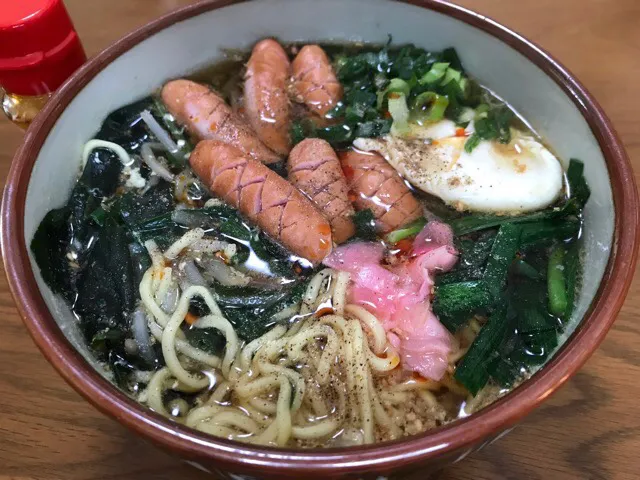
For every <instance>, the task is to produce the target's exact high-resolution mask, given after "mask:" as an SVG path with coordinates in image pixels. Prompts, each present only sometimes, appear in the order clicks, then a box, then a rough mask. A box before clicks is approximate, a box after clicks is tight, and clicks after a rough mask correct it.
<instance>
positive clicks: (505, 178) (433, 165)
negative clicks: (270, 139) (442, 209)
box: [354, 120, 563, 213]
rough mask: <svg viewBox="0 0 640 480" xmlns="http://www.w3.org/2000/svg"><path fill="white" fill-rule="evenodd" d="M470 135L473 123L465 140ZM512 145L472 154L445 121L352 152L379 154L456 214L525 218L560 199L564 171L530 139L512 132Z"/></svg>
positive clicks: (486, 146) (486, 145) (492, 145)
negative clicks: (529, 213) (456, 210)
mask: <svg viewBox="0 0 640 480" xmlns="http://www.w3.org/2000/svg"><path fill="white" fill-rule="evenodd" d="M472 131H473V123H471V124H470V125H469V126H468V127H467V129H466V135H468V134H469V133H471V132H472ZM511 134H512V138H511V142H510V143H509V144H506V145H504V144H501V143H499V142H497V141H486V140H483V141H481V142H480V144H479V145H478V146H477V147H476V148H474V149H473V151H472V152H471V153H467V152H466V151H465V150H464V144H465V142H466V140H467V137H466V136H456V128H455V124H454V123H453V122H451V121H449V120H443V121H441V122H436V123H434V124H431V125H428V126H419V125H415V124H414V125H412V126H411V133H410V136H408V137H407V136H403V137H399V136H393V135H387V136H385V137H383V138H358V139H356V140H355V141H354V146H355V147H356V148H358V149H360V150H364V151H375V152H378V153H380V154H381V155H382V156H383V157H384V158H385V159H386V160H387V161H388V162H389V163H390V164H391V165H392V166H393V167H394V168H395V169H396V170H397V171H398V172H399V173H400V175H402V176H403V177H405V178H406V179H407V180H408V181H409V182H410V183H411V184H412V185H414V186H415V187H417V188H419V189H421V190H423V191H425V192H427V193H430V194H432V195H435V196H437V197H439V198H441V199H442V200H443V201H444V202H445V203H447V204H449V205H451V206H453V207H454V208H456V209H458V210H470V211H478V212H494V213H524V212H529V211H534V210H539V209H541V208H545V207H547V206H549V205H551V204H552V203H553V202H554V201H555V200H556V199H557V198H558V197H559V195H560V194H561V192H562V186H563V169H562V166H561V165H560V162H559V161H558V159H557V158H556V157H555V156H554V155H553V154H552V153H551V152H550V151H549V150H548V149H547V148H545V147H544V145H542V144H541V143H540V142H539V141H537V140H536V139H535V138H533V137H531V136H530V135H527V134H524V133H523V132H521V131H519V130H516V129H511Z"/></svg>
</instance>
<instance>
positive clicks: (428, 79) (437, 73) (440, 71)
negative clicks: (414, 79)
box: [418, 63, 449, 85]
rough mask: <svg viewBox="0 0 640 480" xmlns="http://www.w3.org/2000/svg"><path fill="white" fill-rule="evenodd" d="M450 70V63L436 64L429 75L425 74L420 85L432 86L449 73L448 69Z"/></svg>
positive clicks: (419, 81)
mask: <svg viewBox="0 0 640 480" xmlns="http://www.w3.org/2000/svg"><path fill="white" fill-rule="evenodd" d="M448 68H449V64H448V63H434V64H433V66H432V67H431V70H429V71H428V72H427V73H425V74H424V75H423V76H422V78H421V79H420V80H418V83H419V84H420V85H430V84H432V83H436V82H437V81H438V80H440V79H441V78H442V77H444V76H445V74H446V73H447V69H448Z"/></svg>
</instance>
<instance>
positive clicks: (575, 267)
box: [561, 243, 580, 321]
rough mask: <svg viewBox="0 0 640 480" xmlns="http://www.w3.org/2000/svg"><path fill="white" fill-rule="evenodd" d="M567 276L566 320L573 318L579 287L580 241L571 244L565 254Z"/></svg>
mask: <svg viewBox="0 0 640 480" xmlns="http://www.w3.org/2000/svg"><path fill="white" fill-rule="evenodd" d="M564 265H565V277H566V290H567V308H566V309H565V311H564V314H563V315H561V316H562V318H564V319H565V320H566V321H569V320H570V319H571V314H572V313H573V308H574V305H575V297H576V294H577V289H578V280H579V278H578V275H579V271H580V268H579V267H580V247H579V245H578V243H574V244H573V245H571V246H570V247H569V249H568V251H567V254H566V255H565V259H564Z"/></svg>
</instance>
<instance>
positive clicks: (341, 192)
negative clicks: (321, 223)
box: [288, 138, 355, 244]
mask: <svg viewBox="0 0 640 480" xmlns="http://www.w3.org/2000/svg"><path fill="white" fill-rule="evenodd" d="M288 170H289V181H290V182H291V183H293V185H295V186H296V187H298V188H299V189H300V190H302V192H303V193H304V194H305V195H307V197H309V198H310V199H311V200H312V201H313V202H314V203H315V204H316V206H317V207H318V209H320V211H321V212H322V213H323V215H324V216H325V217H326V218H327V220H329V223H330V224H331V229H332V231H333V240H334V241H335V242H336V243H338V244H339V243H342V242H344V241H346V240H348V239H349V238H351V237H352V236H353V234H354V233H355V226H354V225H353V220H352V218H351V217H352V216H353V214H354V210H353V206H352V205H351V202H350V201H349V190H348V188H347V181H346V179H345V178H344V173H342V168H341V167H340V161H339V160H338V156H337V155H336V153H335V152H334V151H333V149H332V148H331V145H329V144H328V143H327V142H326V141H325V140H321V139H319V138H307V139H305V140H303V141H302V142H300V143H299V144H297V145H296V146H295V147H294V148H293V150H291V154H290V155H289V160H288Z"/></svg>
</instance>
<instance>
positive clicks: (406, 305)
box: [324, 222, 458, 380]
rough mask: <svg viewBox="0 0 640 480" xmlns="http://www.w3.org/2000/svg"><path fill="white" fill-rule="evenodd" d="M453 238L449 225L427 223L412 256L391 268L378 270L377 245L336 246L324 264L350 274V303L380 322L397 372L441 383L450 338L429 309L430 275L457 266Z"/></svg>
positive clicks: (381, 254)
mask: <svg viewBox="0 0 640 480" xmlns="http://www.w3.org/2000/svg"><path fill="white" fill-rule="evenodd" d="M452 244H453V233H452V232H451V229H450V227H449V226H448V225H445V224H442V223H439V222H429V223H428V224H427V225H426V226H425V228H424V229H423V230H422V232H420V234H419V235H418V236H417V237H416V239H415V241H414V251H413V256H412V257H410V258H408V259H407V260H406V261H404V262H402V263H401V264H399V265H395V266H393V267H385V266H383V264H382V262H383V257H384V246H383V245H382V244H380V243H364V242H362V243H352V244H349V245H344V246H342V247H338V248H337V249H336V250H334V252H333V253H332V254H331V255H329V256H328V257H327V258H326V259H325V260H324V264H325V265H326V266H328V267H331V268H334V269H336V270H343V271H347V272H349V273H351V279H352V283H351V284H350V286H349V292H348V300H349V302H350V303H356V304H359V305H362V306H363V307H364V308H366V309H367V310H369V311H370V312H371V313H373V314H374V315H376V317H377V318H378V319H379V320H380V321H382V323H383V326H384V328H385V330H386V331H387V337H388V339H389V341H390V342H391V344H392V345H394V346H395V347H396V348H397V349H398V350H399V351H400V356H401V359H402V367H403V368H404V369H406V370H409V371H413V372H417V373H419V374H420V375H422V376H423V377H426V378H431V379H433V380H440V379H441V378H442V376H443V375H444V373H445V371H446V369H447V366H448V360H447V357H448V355H449V351H450V348H451V336H450V334H449V332H448V331H447V330H446V328H444V327H443V326H442V324H441V323H440V321H439V320H438V319H437V317H436V316H435V315H434V314H433V312H432V310H431V304H430V295H431V289H432V287H433V276H434V274H435V272H446V271H448V270H450V269H451V268H452V267H453V266H454V265H455V263H456V261H457V259H458V257H457V252H456V251H455V249H454V248H453V246H452Z"/></svg>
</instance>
